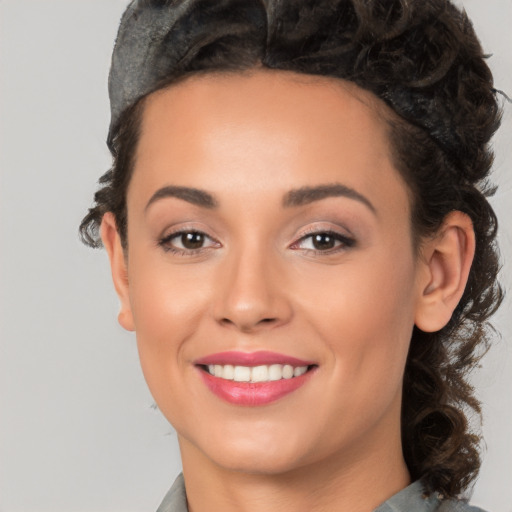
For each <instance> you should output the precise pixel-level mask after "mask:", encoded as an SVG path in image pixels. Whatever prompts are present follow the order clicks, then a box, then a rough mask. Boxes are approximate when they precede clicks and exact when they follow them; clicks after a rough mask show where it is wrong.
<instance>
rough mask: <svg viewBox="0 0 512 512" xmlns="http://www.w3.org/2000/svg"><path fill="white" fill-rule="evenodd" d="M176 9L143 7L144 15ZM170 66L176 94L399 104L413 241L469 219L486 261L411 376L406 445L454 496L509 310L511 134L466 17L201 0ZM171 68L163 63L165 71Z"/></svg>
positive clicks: (417, 463)
mask: <svg viewBox="0 0 512 512" xmlns="http://www.w3.org/2000/svg"><path fill="white" fill-rule="evenodd" d="M174 3H180V2H177V1H175V2H173V1H169V0H168V1H165V0H145V1H141V2H139V4H138V7H137V8H138V9H147V8H152V9H159V8H166V7H170V6H172V5H173V4H174ZM159 59H160V60H159V62H160V64H162V65H161V66H160V67H161V69H162V76H161V81H160V82H159V83H158V84H157V85H156V87H155V89H154V90H156V89H159V88H162V87H166V86H168V85H169V84H172V83H175V82H177V81H178V80H181V79H183V78H185V77H187V76H189V75H191V74H196V73H208V72H226V71H235V72H241V71H244V70H250V69H252V68H255V67H259V66H263V67H264V68H270V69H279V70H290V71H295V72H299V73H306V74H310V75H323V76H330V77H336V78H341V79H344V80H350V81H352V82H354V83H356V84H357V85H358V86H359V87H361V88H363V89H366V90H369V91H371V92H372V93H373V94H374V95H376V96H377V97H378V98H380V99H381V100H383V101H384V102H385V103H386V104H387V105H388V106H389V107H390V109H391V110H390V115H389V116H388V117H389V120H388V122H389V134H390V141H391V146H392V150H393V155H394V160H395V165H396V167H397V169H398V170H399V172H400V173H401V174H402V176H403V177H404V179H405V181H406V183H407V184H408V186H409V188H410V190H411V196H412V225H413V228H414V230H413V231H414V236H415V239H416V243H418V242H419V240H421V238H422V237H424V236H428V235H429V234H432V233H434V232H436V230H437V229H438V228H439V227H440V226H441V224H442V222H443V219H444V218H445V217H446V215H447V214H448V213H449V212H451V211H454V210H459V211H462V212H464V213H466V214H467V215H469V217H470V218H471V220H472V222H473V227H474V231H475V235H476V254H475V258H474V261H473V265H472V267H471V272H470V275H469V281H468V283H467V286H466V289H465V292H464V295H463V297H462V299H461V301H460V303H459V305H458V307H457V308H456V310H455V312H454V314H453V315H452V318H451V320H450V322H449V323H448V325H446V326H445V327H444V328H443V329H441V330H440V331H438V332H434V333H427V332H422V331H420V330H419V329H418V328H415V329H414V332H413V335H412V340H411V346H410V351H409V354H408V359H407V364H406V368H405V375H404V385H403V403H402V441H403V450H404V456H405V460H406V463H407V466H408V468H409V471H410V473H411V476H412V478H413V479H418V478H422V479H423V482H424V483H425V485H426V487H427V489H428V490H429V491H437V492H439V493H442V494H443V495H444V496H446V497H453V496H456V495H458V494H459V493H461V492H462V491H464V490H465V489H467V488H468V487H469V486H470V485H471V483H472V482H473V481H474V479H475V478H476V476H477V474H478V470H479V467H480V456H479V443H480V435H479V431H477V432H474V431H473V429H472V427H471V426H470V421H469V420H470V414H471V411H473V413H477V415H478V416H477V417H480V404H479V402H478V400H477V399H476V398H475V395H474V390H473V388H472V387H471V385H470V383H469V382H468V378H467V376H468V372H469V371H470V370H472V369H473V367H474V366H475V365H477V364H478V361H479V359H480V357H481V356H482V355H483V354H484V353H485V352H486V350H487V348H488V345H489V339H490V338H489V335H490V332H492V329H491V328H490V326H489V325H488V324H487V320H488V318H489V317H490V316H491V315H492V314H493V313H494V312H495V310H496V309H497V307H498V306H499V304H500V302H501V300H502V292H501V288H500V286H499V283H498V282H497V277H496V276H497V274H498V270H499V262H498V249H497V246H496V230H497V220H496V216H495V214H494V212H493V210H492V208H491V206H490V204H489V202H488V200H487V197H489V196H490V195H491V194H492V193H493V191H494V190H493V188H492V187H491V186H490V184H489V183H488V181H487V179H488V175H489V172H490V169H491V165H492V160H493V154H492V151H491V148H490V146H489V141H490V138H491V137H492V135H493V133H494V132H495V130H496V129H497V128H498V126H499V124H500V113H501V112H500V108H499V104H498V102H497V99H496V96H497V94H496V93H497V91H496V90H495V89H494V88H493V81H492V75H491V72H490V70H489V68H488V66H487V65H486V63H485V60H484V59H485V55H484V54H483V52H482V49H481V46H480V43H479V41H478V39H477V37H476V35H475V33H474V30H473V27H472V25H471V23H470V21H469V20H468V18H467V16H466V14H465V13H464V12H461V11H460V10H458V9H457V8H456V7H455V6H454V5H452V4H451V3H450V2H449V1H448V0H428V1H427V0H266V1H257V0H254V1H249V0H223V1H220V0H219V1H216V2H211V1H209V0H197V1H195V2H191V3H190V4H189V7H188V8H187V9H185V10H184V12H183V15H182V17H181V18H179V19H178V20H177V22H176V23H175V25H174V26H173V27H172V28H171V29H170V32H169V34H168V36H167V38H166V42H165V44H164V45H163V46H162V49H161V55H160V56H159ZM164 64H166V65H164ZM143 107H144V98H142V99H140V100H139V101H138V102H137V103H135V104H134V105H132V106H131V107H129V108H128V109H126V110H125V111H124V112H123V114H122V116H121V119H120V121H119V122H118V123H117V125H116V126H115V127H114V129H113V131H112V132H111V135H110V137H109V141H108V143H109V147H110V149H111V152H112V155H113V166H112V168H111V170H109V171H108V172H107V173H106V174H105V175H104V176H103V177H102V178H101V179H100V184H101V185H102V188H101V189H100V190H99V191H98V192H97V193H96V195H95V201H96V204H95V206H94V207H93V208H91V209H90V210H89V213H88V215H87V216H86V217H85V218H84V220H83V221H82V224H81V226H80V233H81V236H82V239H83V241H84V242H85V243H86V244H88V245H90V246H93V247H99V246H100V245H101V241H100V239H99V237H98V228H99V225H100V222H101V219H102V216H103V214H104V213H105V212H107V211H111V212H113V213H114V215H115V218H116V221H117V226H118V229H119V232H120V235H121V238H122V240H123V243H124V244H125V245H126V243H127V240H126V201H125V195H126V190H127V186H128V183H129V181H130V176H131V173H132V170H133V160H134V154H135V151H136V145H137V139H138V136H139V127H140V121H141V116H142V112H143Z"/></svg>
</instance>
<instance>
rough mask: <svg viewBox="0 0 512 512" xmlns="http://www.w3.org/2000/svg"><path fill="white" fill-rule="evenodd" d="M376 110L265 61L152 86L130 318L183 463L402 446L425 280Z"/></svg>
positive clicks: (133, 242)
mask: <svg viewBox="0 0 512 512" xmlns="http://www.w3.org/2000/svg"><path fill="white" fill-rule="evenodd" d="M376 104H377V100H373V99H372V97H371V95H370V94H369V93H365V92H364V91H362V90H360V89H358V88H357V87H355V86H353V85H351V84H346V83H343V82H341V81H338V80H334V79H328V78H317V79H313V78H311V77H306V76H303V75H297V74H293V73H287V72H270V71H256V72H254V73H253V74H252V75H242V74H231V75H221V76H213V75H210V76H205V77H201V78H200V77H194V78H191V79H188V80H187V81H185V82H182V83H180V84H178V85H175V86H173V87H170V88H168V89H167V90H164V91H160V92H157V93H155V94H153V95H151V96H150V97H149V98H148V100H147V102H146V106H145V111H144V115H143V122H142V131H141V137H140V141H139V145H138V149H137V158H136V163H135V168H134V174H133V178H132V180H131V183H130V186H129V190H128V194H127V207H128V251H127V259H126V265H127V269H126V270H127V274H126V288H125V289H124V291H123V290H121V299H122V312H121V316H120V318H121V321H122V323H123V325H124V326H125V327H127V328H130V329H131V328H134V329H135V330H136V334H137V343H138V347H139V353H140V360H141V364H142V368H143V371H144V374H145V377H146V380H147V382H148V385H149V388H150V390H151V392H152V394H153V396H154V398H155V400H156V402H157V404H158V406H159V408H160V409H161V411H162V412H163V414H164V415H165V416H166V417H167V418H168V420H169V421H170V422H171V423H172V425H173V426H174V427H175V428H176V430H177V432H178V435H179V440H180V446H181V449H182V455H183V458H184V463H185V464H186V463H187V458H194V457H195V458H202V459H204V460H208V461H209V462H211V463H213V464H215V465H217V466H220V467H223V468H230V469H236V470H240V471H249V472H261V473H272V474H275V473H279V472H284V471H288V470H290V469H293V468H299V467H302V466H305V465H308V464H312V463H315V462H319V461H326V460H328V459H330V458H331V457H335V458H336V460H341V461H345V463H347V464H348V463H350V462H349V461H351V462H352V463H353V462H354V461H355V460H356V459H361V460H362V459H364V457H365V455H368V457H370V458H373V459H376V458H378V457H380V456H382V455H383V452H382V450H386V449H387V448H386V446H393V449H395V448H396V445H397V444H398V445H399V443H400V441H399V439H400V402H401V384H402V375H403V370H404V366H405V361H406V355H407V350H408V346H409V340H410V337H411V332H412V328H413V325H414V319H415V314H416V309H417V304H418V297H419V295H420V293H421V289H420V288H421V287H420V285H419V284H418V283H419V279H418V275H419V270H418V265H417V262H416V259H415V256H414V254H415V253H414V248H413V246H412V239H411V224H410V204H409V197H408V190H407V187H406V186H405V184H404V182H403V181H402V179H401V177H400V175H399V174H398V172H397V170H396V169H395V168H394V166H393V163H392V159H391V156H390V146H389V141H388V138H387V132H386V123H385V121H384V120H383V118H382V117H380V116H379V114H378V107H376ZM279 365H280V366H279ZM237 367H238V368H237ZM255 367H258V368H257V369H254V368H255ZM209 372H213V373H214V374H215V375H211V374H210V373H209ZM304 372H306V373H304ZM291 375H295V376H293V377H292V376H291ZM233 378H234V379H235V380H233ZM273 379H276V380H273ZM248 380H249V382H247V381H248ZM251 381H256V382H251ZM368 457H367V459H368ZM373 459H372V460H373ZM331 460H334V459H331ZM368 460H369V459H368Z"/></svg>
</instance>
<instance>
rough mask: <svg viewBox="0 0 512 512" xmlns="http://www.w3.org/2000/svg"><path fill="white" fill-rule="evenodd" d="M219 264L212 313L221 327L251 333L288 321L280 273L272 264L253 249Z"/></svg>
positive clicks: (288, 303) (281, 273) (289, 305)
mask: <svg viewBox="0 0 512 512" xmlns="http://www.w3.org/2000/svg"><path fill="white" fill-rule="evenodd" d="M248 253H250V254H248ZM223 265H224V268H223V272H221V273H220V277H219V280H218V282H217V286H218V288H217V292H216V302H215V312H214V314H215V317H216V320H217V321H218V322H219V323H220V324H221V325H224V326H226V327H231V328H234V329H237V330H239V331H241V332H244V333H251V332H257V331H261V330H266V329H271V328H274V327H277V326H280V325H284V324H286V323H288V322H289V321H290V319H291V317H292V307H291V304H290V301H289V300H288V297H287V293H286V284H285V278H284V273H283V272H282V269H281V271H280V270H279V269H278V268H277V265H276V263H275V262H272V261H270V258H268V257H267V258H266V257H265V255H264V254H263V253H262V252H261V251H257V250H253V251H244V252H243V253H240V254H238V255H235V256H234V257H232V258H229V260H226V261H225V262H223Z"/></svg>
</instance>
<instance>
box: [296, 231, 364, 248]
mask: <svg viewBox="0 0 512 512" xmlns="http://www.w3.org/2000/svg"><path fill="white" fill-rule="evenodd" d="M354 244H355V240H354V239H353V238H350V237H347V236H345V235H342V234H341V233H336V232H335V231H316V232H314V233H309V234H308V235H305V236H303V237H302V238H301V239H300V240H298V241H297V242H295V243H294V244H293V245H292V249H304V250H306V251H314V252H323V253H329V252H337V250H341V249H345V248H348V247H352V246H353V245H354Z"/></svg>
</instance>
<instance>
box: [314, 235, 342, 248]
mask: <svg viewBox="0 0 512 512" xmlns="http://www.w3.org/2000/svg"><path fill="white" fill-rule="evenodd" d="M311 241H312V243H313V247H314V248H315V249H316V250H317V251H328V250H329V249H334V247H336V239H335V238H334V237H333V236H332V235H330V234H329V233H318V234H316V235H313V236H312V237H311Z"/></svg>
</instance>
